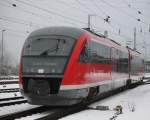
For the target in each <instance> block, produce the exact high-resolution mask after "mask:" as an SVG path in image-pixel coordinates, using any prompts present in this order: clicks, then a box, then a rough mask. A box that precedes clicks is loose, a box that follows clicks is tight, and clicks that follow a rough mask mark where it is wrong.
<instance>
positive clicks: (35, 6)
mask: <svg viewBox="0 0 150 120" xmlns="http://www.w3.org/2000/svg"><path fill="white" fill-rule="evenodd" d="M15 1H17V2H20V3H22V4H25V5H28V6H30V7H33V8H36V9H39V10H42V11H44V12H47V13H49V14H53V15H57V16H59V17H62V18H65V19H68V20H71V21H75V22H78V23H82V24H86V25H87V23H85V22H83V21H80V20H77V19H74V18H71V17H68V16H64V15H62V14H59V13H57V12H54V11H51V10H49V9H46V8H42V7H39V6H37V5H33V4H30V3H27V2H24V1H21V0H15Z"/></svg>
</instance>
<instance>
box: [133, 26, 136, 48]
mask: <svg viewBox="0 0 150 120" xmlns="http://www.w3.org/2000/svg"><path fill="white" fill-rule="evenodd" d="M133 49H134V50H136V27H135V28H134V48H133Z"/></svg>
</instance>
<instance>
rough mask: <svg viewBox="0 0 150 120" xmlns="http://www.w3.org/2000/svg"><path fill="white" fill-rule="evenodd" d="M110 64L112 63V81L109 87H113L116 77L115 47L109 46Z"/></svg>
mask: <svg viewBox="0 0 150 120" xmlns="http://www.w3.org/2000/svg"><path fill="white" fill-rule="evenodd" d="M111 64H112V74H111V75H112V82H111V88H112V89H114V88H115V80H116V79H117V69H118V66H117V50H116V49H115V48H111Z"/></svg>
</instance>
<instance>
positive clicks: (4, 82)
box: [0, 80, 18, 85]
mask: <svg viewBox="0 0 150 120" xmlns="http://www.w3.org/2000/svg"><path fill="white" fill-rule="evenodd" d="M6 84H18V81H17V80H16V81H0V85H6Z"/></svg>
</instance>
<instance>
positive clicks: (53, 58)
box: [22, 36, 75, 74]
mask: <svg viewBox="0 0 150 120" xmlns="http://www.w3.org/2000/svg"><path fill="white" fill-rule="evenodd" d="M74 43H75V40H74V39H73V38H70V37H64V36H49V37H38V38H29V39H28V40H27V41H26V42H25V45H24V50H23V61H22V62H23V73H24V74H37V73H38V74H49V73H51V74H63V72H64V69H65V66H66V63H67V61H68V58H69V56H70V53H71V51H72V48H73V46H74Z"/></svg>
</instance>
